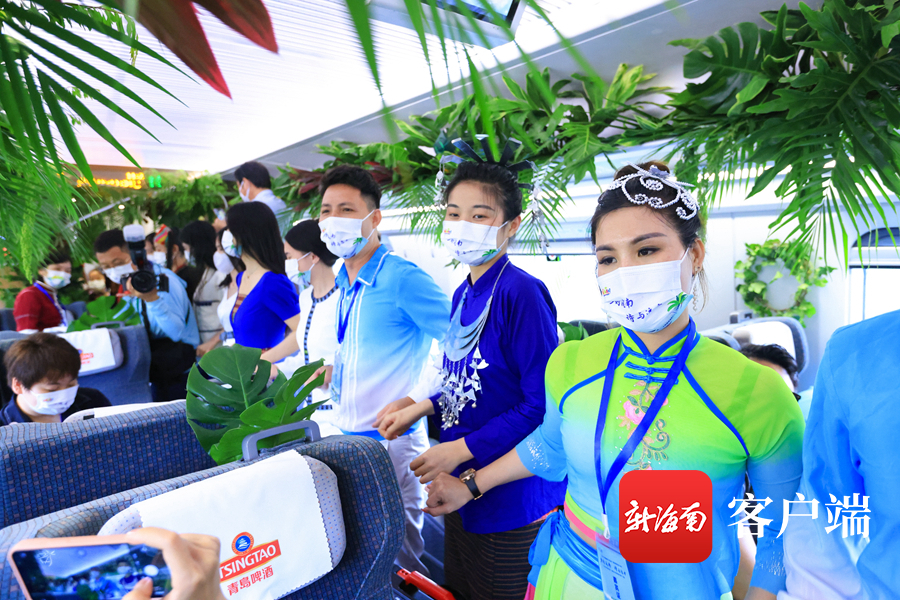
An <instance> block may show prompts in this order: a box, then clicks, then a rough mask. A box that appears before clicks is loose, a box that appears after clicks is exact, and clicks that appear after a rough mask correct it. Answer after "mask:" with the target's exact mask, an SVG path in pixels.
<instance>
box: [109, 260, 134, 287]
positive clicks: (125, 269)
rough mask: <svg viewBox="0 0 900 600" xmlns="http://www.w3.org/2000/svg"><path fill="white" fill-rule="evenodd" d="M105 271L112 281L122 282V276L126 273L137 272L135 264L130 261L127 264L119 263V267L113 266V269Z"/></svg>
mask: <svg viewBox="0 0 900 600" xmlns="http://www.w3.org/2000/svg"><path fill="white" fill-rule="evenodd" d="M103 272H104V273H105V274H106V276H107V277H109V279H110V280H111V281H114V282H115V283H119V284H121V283H122V277H124V276H125V275H131V274H132V273H134V272H135V269H134V265H132V264H131V263H128V264H127V265H119V266H118V267H112V268H111V269H103Z"/></svg>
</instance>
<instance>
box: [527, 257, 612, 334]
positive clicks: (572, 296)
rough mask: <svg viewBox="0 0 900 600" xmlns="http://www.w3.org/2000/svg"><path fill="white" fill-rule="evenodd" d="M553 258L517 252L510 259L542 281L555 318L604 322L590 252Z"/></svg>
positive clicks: (595, 266)
mask: <svg viewBox="0 0 900 600" xmlns="http://www.w3.org/2000/svg"><path fill="white" fill-rule="evenodd" d="M556 258H558V260H549V261H548V260H547V257H546V256H544V255H543V254H537V255H527V254H519V255H516V256H513V257H512V260H513V261H514V262H515V264H516V266H518V267H519V268H520V269H522V270H523V271H525V272H526V273H528V274H530V275H533V276H534V277H537V278H538V279H540V280H541V281H543V282H544V285H546V286H547V289H548V290H550V297H551V298H553V302H554V303H555V304H556V317H557V320H558V321H566V322H569V321H579V320H584V321H601V322H606V315H605V313H604V312H603V309H601V308H600V292H599V291H598V290H597V276H596V269H597V259H596V258H595V257H594V255H593V254H566V255H562V256H559V257H554V259H556Z"/></svg>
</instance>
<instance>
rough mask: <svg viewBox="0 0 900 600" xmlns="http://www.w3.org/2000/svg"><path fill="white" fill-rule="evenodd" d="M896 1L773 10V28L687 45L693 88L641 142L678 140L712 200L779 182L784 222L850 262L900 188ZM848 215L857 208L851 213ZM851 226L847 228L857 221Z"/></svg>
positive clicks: (738, 30) (689, 177) (780, 223)
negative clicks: (853, 248)
mask: <svg viewBox="0 0 900 600" xmlns="http://www.w3.org/2000/svg"><path fill="white" fill-rule="evenodd" d="M894 4H895V3H894V1H893V0H890V1H877V0H865V1H860V0H825V1H824V3H823V6H822V9H821V10H813V9H812V8H810V7H809V6H807V5H806V4H803V3H801V4H800V9H799V10H788V9H787V7H786V6H782V8H781V9H780V10H779V11H777V12H768V13H763V16H764V17H765V18H766V19H767V20H768V21H769V23H770V24H771V25H772V27H773V28H772V29H765V28H762V27H759V26H757V25H755V24H752V23H741V24H739V25H737V26H735V27H728V28H725V29H723V30H721V31H719V33H718V34H717V35H714V36H710V37H708V38H705V39H702V40H679V41H676V42H673V43H674V44H675V45H680V46H685V47H687V48H689V49H690V52H689V53H688V54H687V56H686V57H685V61H684V74H685V76H686V77H688V78H691V79H698V78H702V77H706V79H705V80H704V81H702V82H701V83H689V84H688V85H687V89H685V90H684V91H683V92H681V93H679V94H676V95H674V96H672V99H671V101H670V103H669V108H670V112H669V114H668V115H667V116H665V117H664V118H662V119H660V120H659V121H658V122H657V125H656V126H654V127H651V128H650V130H649V133H647V132H630V134H631V136H633V137H635V138H636V139H665V138H669V139H671V140H672V143H671V145H670V157H671V156H674V155H679V156H680V157H681V159H680V161H679V163H678V164H677V165H676V171H677V172H678V174H679V179H682V180H685V181H688V182H690V183H695V184H697V185H698V191H699V194H700V200H701V203H708V202H714V201H716V200H718V199H720V198H721V197H722V195H723V194H724V193H727V192H730V191H732V190H734V189H735V187H736V186H739V185H748V187H749V195H750V196H752V195H754V194H758V193H760V192H761V191H762V190H763V189H765V188H766V187H767V186H769V185H770V184H773V183H775V184H777V185H776V188H775V194H776V195H777V196H778V197H780V198H784V199H785V200H786V201H787V202H786V203H785V208H784V210H783V212H782V213H781V215H780V216H779V217H778V219H777V220H776V221H775V222H774V223H773V224H772V227H773V228H776V229H777V228H783V227H786V228H787V229H788V232H789V233H788V234H787V235H788V237H793V236H795V235H797V236H799V237H800V238H801V239H802V240H804V241H807V242H814V243H815V244H816V245H823V246H824V247H825V248H826V249H827V245H828V243H829V242H830V243H832V244H833V245H834V247H835V248H836V249H838V250H840V251H842V252H843V259H844V263H845V264H846V260H847V258H848V253H849V247H850V243H851V241H852V240H851V236H852V235H853V234H854V233H857V234H858V233H859V228H862V230H863V231H865V230H868V229H872V228H875V227H878V226H879V223H884V222H885V210H884V209H883V208H882V206H881V204H882V203H886V204H887V205H888V206H889V208H890V210H892V211H895V206H894V204H893V201H892V199H891V195H892V194H897V193H898V192H900V135H898V128H900V108H898V107H900V57H898V50H900V44H898V39H900V38H897V37H896V35H895V34H896V31H897V30H898V29H897V28H898V27H900V26H898V22H900V12H898V10H897V7H895V6H894ZM841 210H845V211H846V212H847V215H846V216H845V215H842V214H841ZM848 217H849V221H850V223H847V222H846V221H847V220H848Z"/></svg>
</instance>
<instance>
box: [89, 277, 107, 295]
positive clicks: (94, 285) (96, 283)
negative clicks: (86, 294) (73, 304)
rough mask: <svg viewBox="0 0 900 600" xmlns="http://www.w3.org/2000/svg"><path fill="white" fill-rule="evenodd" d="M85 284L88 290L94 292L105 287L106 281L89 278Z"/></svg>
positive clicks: (100, 290)
mask: <svg viewBox="0 0 900 600" xmlns="http://www.w3.org/2000/svg"><path fill="white" fill-rule="evenodd" d="M87 286H88V289H89V290H94V291H96V292H102V291H103V290H105V289H106V282H105V281H103V280H102V279H90V280H88V282H87Z"/></svg>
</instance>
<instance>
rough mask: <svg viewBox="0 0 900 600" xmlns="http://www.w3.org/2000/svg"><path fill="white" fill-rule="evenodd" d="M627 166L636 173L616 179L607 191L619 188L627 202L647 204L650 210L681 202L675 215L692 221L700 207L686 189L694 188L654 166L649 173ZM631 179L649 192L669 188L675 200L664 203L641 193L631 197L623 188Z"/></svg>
mask: <svg viewBox="0 0 900 600" xmlns="http://www.w3.org/2000/svg"><path fill="white" fill-rule="evenodd" d="M628 164H629V165H630V166H632V167H634V168H635V169H636V170H637V173H631V174H630V175H625V176H623V177H620V178H618V179H616V180H615V181H613V182H612V185H610V186H609V187H608V188H607V189H610V190H615V189H619V188H621V189H622V193H624V194H625V197H626V198H628V200H629V201H631V202H632V203H634V204H638V205H644V204H647V205H649V206H650V208H656V209H661V208H667V207H669V206H672V205H673V204H676V203H678V202H681V203H682V204H683V205H684V207H681V206H679V207H678V208H676V209H675V213H676V214H678V216H679V217H681V218H682V219H684V220H685V221H687V220H688V219H693V218H694V217H695V216H696V215H697V213H698V212H699V211H700V205H699V204H698V203H697V200H695V199H694V197H693V196H692V195H691V193H690V192H689V191H688V190H687V189H686V188H689V187H694V186H692V185H690V184H689V183H684V182H681V181H678V180H677V179H675V178H674V177H673V176H672V174H671V173H669V172H668V171H663V170H661V169H658V168H657V167H656V165H652V166H651V167H650V170H649V171H645V170H644V169H642V168H640V167H639V166H637V165H635V164H632V163H628ZM632 179H638V180H639V181H640V183H641V185H642V186H643V187H644V188H645V189H647V190H650V191H651V192H660V191H662V190H663V188H664V187H665V186H669V187H670V188H672V189H673V190H675V191H676V192H677V193H676V195H675V199H674V200H670V201H669V202H666V201H665V200H664V199H663V198H660V197H659V196H648V195H647V194H644V193H643V192H641V193H638V194H635V195H634V196H632V195H631V194H630V193H629V192H628V189H627V188H626V187H625V184H626V183H628V182H629V181H631V180H632ZM685 207H686V208H687V209H688V210H690V213H688V211H687V210H685V209H684V208H685Z"/></svg>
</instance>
